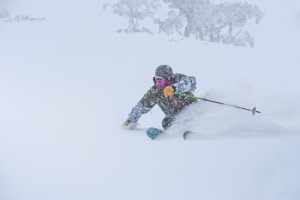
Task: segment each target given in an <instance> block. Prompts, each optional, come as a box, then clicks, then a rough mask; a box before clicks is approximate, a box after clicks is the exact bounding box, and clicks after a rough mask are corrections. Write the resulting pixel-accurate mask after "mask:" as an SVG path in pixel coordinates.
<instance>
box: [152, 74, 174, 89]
mask: <svg viewBox="0 0 300 200" xmlns="http://www.w3.org/2000/svg"><path fill="white" fill-rule="evenodd" d="M155 83H156V85H157V86H158V87H160V88H165V87H167V86H170V85H171V84H172V82H171V80H166V79H162V78H158V77H155Z"/></svg>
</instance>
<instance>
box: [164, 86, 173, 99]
mask: <svg viewBox="0 0 300 200" xmlns="http://www.w3.org/2000/svg"><path fill="white" fill-rule="evenodd" d="M174 92H175V89H174V88H173V87H172V86H167V87H165V89H164V95H165V97H172V96H174Z"/></svg>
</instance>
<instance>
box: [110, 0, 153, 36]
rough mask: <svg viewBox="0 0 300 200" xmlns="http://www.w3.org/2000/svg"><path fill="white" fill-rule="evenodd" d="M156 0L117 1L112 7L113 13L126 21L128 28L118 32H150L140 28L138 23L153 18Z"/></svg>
mask: <svg viewBox="0 0 300 200" xmlns="http://www.w3.org/2000/svg"><path fill="white" fill-rule="evenodd" d="M158 2H159V1H158V0H152V1H151V0H118V2H117V3H116V4H114V5H113V13H115V14H118V15H120V16H122V17H125V18H127V19H128V27H127V28H126V29H124V30H123V29H121V30H119V31H124V32H151V31H150V30H149V29H147V28H145V27H140V21H143V20H144V19H145V18H147V17H150V16H153V14H154V13H155V11H156V10H157V8H158V6H159V4H158Z"/></svg>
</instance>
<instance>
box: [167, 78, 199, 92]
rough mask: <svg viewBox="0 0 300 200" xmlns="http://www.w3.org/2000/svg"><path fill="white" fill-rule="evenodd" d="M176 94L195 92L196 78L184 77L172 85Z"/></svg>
mask: <svg viewBox="0 0 300 200" xmlns="http://www.w3.org/2000/svg"><path fill="white" fill-rule="evenodd" d="M172 86H173V87H174V89H175V91H176V92H192V91H194V90H196V78H195V77H193V76H186V77H185V78H183V79H182V80H180V81H179V82H177V83H174V84H172Z"/></svg>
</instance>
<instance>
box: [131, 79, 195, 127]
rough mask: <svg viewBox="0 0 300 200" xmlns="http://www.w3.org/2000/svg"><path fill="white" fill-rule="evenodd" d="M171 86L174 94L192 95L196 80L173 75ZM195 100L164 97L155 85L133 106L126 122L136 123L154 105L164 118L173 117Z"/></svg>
mask: <svg viewBox="0 0 300 200" xmlns="http://www.w3.org/2000/svg"><path fill="white" fill-rule="evenodd" d="M172 86H173V88H174V89H175V91H176V92H181V93H187V94H189V95H193V94H192V91H194V90H195V89H196V78H195V77H192V76H186V75H183V74H174V76H173V78H172ZM195 101H197V100H195V99H192V98H189V97H183V96H179V95H176V94H175V95H174V96H173V97H167V98H166V97H165V96H164V93H163V89H162V88H160V87H158V86H157V85H156V84H155V81H154V85H153V86H152V87H151V88H150V89H149V90H148V91H147V93H146V94H145V95H144V96H143V97H142V99H141V100H140V101H139V102H138V104H137V105H136V106H134V107H133V108H132V110H131V113H130V114H129V116H128V118H127V120H128V121H130V122H133V123H135V122H137V121H138V120H139V118H140V117H141V115H142V114H145V113H148V112H149V111H150V110H151V109H152V108H153V107H154V106H155V105H156V104H157V105H158V106H159V107H160V108H161V110H162V111H163V112H164V113H165V115H166V116H174V115H176V114H177V113H178V112H179V111H181V110H182V109H183V108H184V107H185V106H187V105H189V104H191V103H193V102H195Z"/></svg>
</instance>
